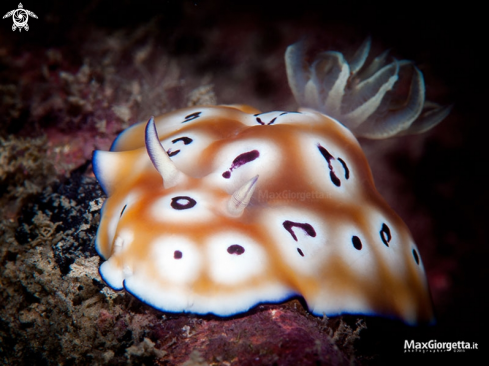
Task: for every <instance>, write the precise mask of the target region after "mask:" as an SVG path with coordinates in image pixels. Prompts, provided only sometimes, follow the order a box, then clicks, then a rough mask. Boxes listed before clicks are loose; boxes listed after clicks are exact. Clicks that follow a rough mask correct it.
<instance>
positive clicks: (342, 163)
mask: <svg viewBox="0 0 489 366" xmlns="http://www.w3.org/2000/svg"><path fill="white" fill-rule="evenodd" d="M338 161H339V162H340V163H341V165H343V169H344V170H345V179H348V178H350V170H349V169H348V166H347V165H346V163H345V162H344V160H343V159H342V158H338Z"/></svg>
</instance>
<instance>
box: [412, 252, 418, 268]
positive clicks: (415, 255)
mask: <svg viewBox="0 0 489 366" xmlns="http://www.w3.org/2000/svg"><path fill="white" fill-rule="evenodd" d="M413 257H414V260H415V262H416V264H417V265H418V266H419V256H418V252H417V251H416V249H413Z"/></svg>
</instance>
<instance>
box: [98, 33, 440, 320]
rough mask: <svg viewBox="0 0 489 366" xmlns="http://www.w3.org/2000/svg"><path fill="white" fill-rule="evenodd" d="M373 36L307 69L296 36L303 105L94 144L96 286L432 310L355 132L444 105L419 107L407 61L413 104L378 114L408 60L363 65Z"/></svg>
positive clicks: (169, 304) (156, 128)
mask: <svg viewBox="0 0 489 366" xmlns="http://www.w3.org/2000/svg"><path fill="white" fill-rule="evenodd" d="M368 47H369V41H367V44H364V45H363V46H362V47H361V50H360V51H359V52H357V55H356V56H355V59H354V60H353V61H352V62H350V63H349V64H348V63H347V62H346V61H345V60H344V58H343V56H342V55H341V54H339V53H325V54H322V55H320V57H319V58H318V60H316V61H315V62H314V64H313V65H312V66H311V67H310V69H308V68H307V67H304V65H303V64H302V62H299V58H300V57H299V56H298V55H299V54H300V52H299V51H298V49H299V48H300V45H294V46H290V47H289V49H288V51H287V53H286V61H287V73H288V77H289V82H290V84H291V86H292V90H293V92H294V95H295V96H296V98H297V100H298V102H299V103H300V104H301V105H303V106H305V107H308V108H299V111H298V112H287V111H276V112H267V113H262V112H260V111H258V110H256V109H254V108H252V107H249V106H244V105H228V106H203V107H192V108H186V109H182V110H177V111H174V112H171V113H168V114H165V115H163V116H159V117H156V118H151V119H150V120H149V122H148V123H140V124H136V125H134V126H132V127H130V128H129V129H127V130H125V131H124V132H122V133H121V134H120V135H119V136H118V137H117V139H116V140H115V141H114V143H113V145H112V147H111V150H110V151H96V152H95V153H94V157H93V167H94V172H95V175H96V177H97V179H98V181H99V182H100V184H101V186H102V188H103V190H104V191H105V193H106V194H107V196H108V198H107V200H106V201H105V203H104V206H103V209H102V214H101V222H100V227H99V229H98V233H97V238H96V249H97V251H98V253H99V254H100V255H101V256H102V257H103V258H104V259H106V261H105V262H103V263H102V265H101V266H100V274H101V276H102V278H103V279H104V280H105V282H106V283H107V284H108V285H109V286H110V287H112V288H113V289H115V290H122V289H126V290H127V291H128V292H129V293H131V294H133V295H134V296H136V297H137V298H139V299H141V300H142V301H144V302H145V303H147V304H149V305H151V306H153V307H155V308H157V309H160V310H162V311H168V312H192V313H197V314H208V313H212V314H215V315H219V316H231V315H234V314H238V313H242V312H246V311H247V310H249V309H250V308H252V307H253V306H256V305H257V304H260V303H270V302H271V303H275V302H281V301H284V300H286V299H288V298H290V297H293V296H298V295H299V296H302V297H303V298H304V299H305V301H306V302H307V304H308V307H309V310H310V311H311V312H312V313H313V314H316V315H319V316H322V315H323V314H327V315H335V314H341V313H353V314H371V315H383V316H388V317H394V318H399V319H402V320H403V321H405V322H407V323H411V324H414V323H417V322H429V321H431V320H432V319H433V311H432V305H431V300H430V296H429V290H428V285H427V280H426V276H425V271H424V268H423V263H422V261H421V258H420V254H419V250H418V248H417V247H416V244H415V243H414V241H413V238H412V236H411V234H410V233H409V230H408V228H407V227H406V225H405V224H404V223H403V221H402V220H401V219H400V218H399V217H398V216H397V215H396V214H395V213H394V212H393V211H392V210H391V209H390V207H389V206H388V205H387V204H386V202H385V201H384V200H383V199H382V197H381V196H380V195H379V193H378V192H377V190H376V188H375V185H374V181H373V178H372V174H371V172H370V168H369V165H368V163H367V160H366V158H365V156H364V154H363V152H362V149H361V147H360V145H359V143H358V141H357V139H356V138H355V136H354V134H353V133H352V131H359V133H360V135H362V136H363V135H365V136H370V137H379V136H386V135H393V134H396V133H400V132H402V131H404V132H413V131H415V130H416V131H419V130H422V129H425V128H426V127H427V126H428V127H429V126H432V125H434V124H436V123H437V122H439V120H440V118H442V117H443V114H444V113H445V115H446V113H447V111H446V109H443V108H438V109H435V110H434V111H435V112H433V109H432V110H431V111H432V113H431V114H429V113H428V116H426V115H422V109H423V108H422V107H423V103H424V85H423V83H422V76H420V75H421V74H420V72H419V71H418V70H415V72H414V76H413V80H414V81H413V83H412V88H411V92H410V97H409V98H408V99H409V100H408V101H407V102H406V108H407V109H408V111H401V112H399V113H397V114H396V113H394V116H392V115H390V116H387V117H386V121H387V122H386V124H382V123H380V122H379V121H380V117H379V115H380V114H382V111H380V112H378V110H379V108H380V109H382V108H384V107H385V105H386V104H388V101H387V102H385V101H384V99H385V97H386V95H388V91H389V90H390V89H391V88H392V87H393V85H394V84H395V82H394V81H393V79H395V77H396V73H397V72H398V69H399V67H401V66H402V65H401V64H402V63H403V62H402V61H401V62H398V61H394V63H393V64H389V65H387V66H384V67H382V63H383V61H382V60H379V59H376V60H374V61H373V63H374V65H373V66H372V65H370V66H369V67H366V68H362V64H363V62H364V61H365V59H366V54H367V53H368ZM383 58H384V59H385V56H383ZM362 70H363V71H362ZM359 75H360V76H359ZM353 79H354V80H353ZM355 80H356V81H355ZM321 98H322V99H321ZM342 98H343V99H344V100H342ZM413 99H414V101H413ZM321 100H322V101H321ZM345 100H346V102H345ZM420 100H421V102H422V103H421V108H420V107H419V103H420ZM360 101H363V104H361V103H360ZM365 105H366V106H365ZM413 105H414V106H416V107H415V108H414V107H413ZM324 108H326V109H330V110H331V111H332V112H331V113H329V114H331V115H333V117H337V118H343V117H344V118H345V121H346V123H345V124H342V123H340V122H338V121H337V120H336V119H335V118H332V117H329V116H327V114H328V111H327V110H324ZM314 109H316V110H314ZM317 109H319V110H320V111H317ZM321 112H323V113H324V114H323V113H321ZM418 112H419V113H418ZM379 113H380V114H379ZM420 115H421V122H419V123H418V122H416V120H417V118H418V117H419V116H420ZM430 116H431V117H430ZM401 117H402V118H401ZM406 120H408V121H409V122H406ZM345 125H346V126H348V127H349V128H347V127H345ZM386 131H387V132H386Z"/></svg>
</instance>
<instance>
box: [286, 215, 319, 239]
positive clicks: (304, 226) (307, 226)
mask: <svg viewBox="0 0 489 366" xmlns="http://www.w3.org/2000/svg"><path fill="white" fill-rule="evenodd" d="M282 225H283V226H284V228H285V230H287V231H288V232H289V233H290V235H292V237H293V238H294V240H295V241H297V236H296V235H295V233H294V230H293V229H292V228H293V227H294V226H295V227H298V228H300V229H302V230H304V231H305V232H306V234H307V235H309V236H312V237H313V238H314V237H315V236H316V231H315V230H314V228H313V227H312V226H311V225H310V224H307V223H304V224H301V223H299V222H293V221H289V220H286V221H284V222H283V224H282Z"/></svg>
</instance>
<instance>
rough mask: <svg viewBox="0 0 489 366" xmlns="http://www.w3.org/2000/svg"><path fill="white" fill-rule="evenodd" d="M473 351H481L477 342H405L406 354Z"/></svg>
mask: <svg viewBox="0 0 489 366" xmlns="http://www.w3.org/2000/svg"><path fill="white" fill-rule="evenodd" d="M472 349H479V348H478V344H477V343H476V342H464V341H457V342H438V341H436V340H431V341H428V342H415V341H414V340H410V341H408V340H405V341H404V353H409V352H418V353H437V352H465V351H466V350H472Z"/></svg>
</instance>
